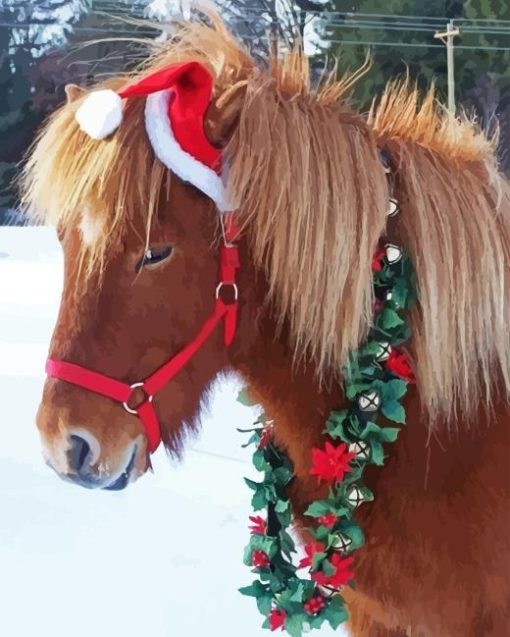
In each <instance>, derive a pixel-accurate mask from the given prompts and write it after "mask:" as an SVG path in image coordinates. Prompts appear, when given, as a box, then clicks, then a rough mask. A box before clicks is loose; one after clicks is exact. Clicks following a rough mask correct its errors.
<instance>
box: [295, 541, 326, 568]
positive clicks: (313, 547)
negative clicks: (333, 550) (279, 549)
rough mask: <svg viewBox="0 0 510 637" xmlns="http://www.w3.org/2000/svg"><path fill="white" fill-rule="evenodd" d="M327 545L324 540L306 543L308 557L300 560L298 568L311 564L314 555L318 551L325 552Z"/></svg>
mask: <svg viewBox="0 0 510 637" xmlns="http://www.w3.org/2000/svg"><path fill="white" fill-rule="evenodd" d="M325 550H326V547H325V546H324V544H323V543H322V542H310V544H306V545H305V553H306V557H303V558H302V559H301V561H300V562H299V566H298V568H305V566H311V565H312V560H313V556H314V555H315V554H316V553H324V551H325Z"/></svg>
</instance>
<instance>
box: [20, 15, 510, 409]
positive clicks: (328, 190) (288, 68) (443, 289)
mask: <svg viewBox="0 0 510 637" xmlns="http://www.w3.org/2000/svg"><path fill="white" fill-rule="evenodd" d="M151 46H155V45H151ZM191 59H193V60H197V61H200V62H202V63H203V64H205V65H207V66H208V67H209V68H210V70H211V71H212V72H213V74H214V77H215V97H219V96H222V95H225V94H226V92H228V91H229V90H232V89H233V88H234V87H235V86H236V85H238V84H239V83H243V84H244V85H245V86H246V96H245V99H244V104H243V106H242V108H241V111H240V115H239V123H238V125H237V127H236V128H235V130H234V132H233V135H232V138H231V140H230V142H229V143H228V147H227V149H226V154H227V156H228V158H229V183H228V186H229V189H230V191H231V196H232V198H233V200H234V201H238V202H239V212H240V218H241V222H242V224H243V228H244V232H245V236H246V237H247V240H248V242H249V245H250V248H251V253H252V256H253V259H254V260H255V263H256V264H257V265H258V266H259V267H261V268H264V270H265V272H266V275H267V279H268V282H269V295H268V301H269V303H270V305H271V308H272V311H273V313H274V316H275V319H276V322H277V324H278V325H279V326H285V327H286V329H287V330H288V333H289V335H290V339H291V345H292V348H293V350H294V352H295V356H296V359H297V360H302V359H309V360H313V361H314V363H315V364H316V366H317V368H318V371H319V375H320V376H321V377H322V378H324V377H327V376H331V374H332V373H333V374H336V373H337V372H338V370H340V369H341V367H342V365H343V364H344V363H345V360H346V356H347V354H348V353H349V352H350V351H352V350H353V349H354V348H356V347H357V346H358V345H359V343H360V341H362V340H363V338H364V337H365V336H366V334H367V332H368V330H369V328H370V325H371V321H372V301H373V298H372V286H371V260H372V255H373V253H374V251H375V249H376V247H377V244H378V241H379V240H380V238H381V236H384V234H385V230H386V223H387V217H386V210H387V201H388V196H389V194H388V189H387V183H386V177H385V174H384V171H383V169H382V166H381V163H380V159H379V151H378V147H379V146H385V147H387V148H388V149H389V151H390V154H391V156H392V161H393V162H394V168H395V172H396V188H397V195H398V198H399V200H400V202H401V207H402V214H401V215H399V217H398V220H397V221H396V223H395V229H393V228H392V229H391V233H390V236H391V238H392V239H393V238H394V237H393V232H395V233H398V232H400V233H401V240H402V243H403V245H405V246H406V247H407V248H408V249H409V250H410V252H411V255H412V258H413V259H414V262H415V266H416V271H417V277H418V284H419V288H420V307H419V310H417V311H416V312H414V314H413V319H412V320H413V330H414V335H415V336H414V346H413V350H414V351H413V355H414V358H415V369H416V372H417V376H418V379H419V390H420V395H421V399H422V402H423V404H424V406H425V407H426V408H427V409H428V410H429V413H430V414H431V417H433V418H435V417H437V416H440V415H441V416H447V417H450V416H452V415H453V414H455V412H456V409H457V408H460V409H461V410H462V412H463V413H465V414H466V415H468V414H471V413H473V412H474V411H475V410H476V409H477V407H478V404H479V401H480V400H483V401H484V402H485V403H487V404H490V402H491V398H492V397H493V393H494V381H496V382H498V383H499V386H500V387H504V392H505V397H506V395H508V391H509V389H510V371H509V370H510V356H509V341H508V335H507V325H508V323H509V318H510V316H509V304H508V275H509V272H508V268H509V263H510V197H509V187H508V184H506V182H504V180H503V178H501V177H500V176H499V175H498V173H497V169H496V161H495V158H494V143H495V142H494V140H488V139H487V138H486V137H485V136H484V135H483V134H482V133H481V132H480V131H478V130H477V128H476V126H475V125H474V124H473V123H472V122H470V121H469V120H468V119H467V118H465V117H464V118H461V119H457V118H454V117H453V116H451V115H448V114H446V113H444V112H443V111H441V109H440V108H439V107H438V106H437V104H436V101H435V98H434V95H433V92H429V93H428V94H427V95H426V96H425V98H424V99H423V100H422V101H420V99H419V95H418V92H417V90H416V89H415V88H412V87H410V86H409V85H408V84H407V83H405V82H404V83H392V84H390V85H389V86H388V88H387V89H386V91H385V93H384V94H383V96H382V97H381V99H380V100H379V102H378V104H377V105H374V107H373V108H372V111H371V113H370V116H369V118H368V121H367V119H366V118H363V117H361V116H360V115H357V114H355V113H353V112H352V111H350V110H349V108H348V107H347V105H346V103H345V100H344V97H345V94H346V92H347V91H348V89H349V88H350V86H351V85H352V84H353V82H354V81H356V80H357V79H358V76H359V75H360V74H361V73H358V74H356V73H355V74H353V75H351V76H345V77H344V78H343V79H342V80H341V81H339V82H338V81H335V80H334V79H332V78H328V79H324V80H322V81H321V82H319V83H318V86H314V84H313V82H312V81H311V79H310V70H309V67H308V62H307V60H306V58H305V57H304V56H303V55H301V54H297V53H295V54H289V55H287V56H285V57H284V58H283V59H279V60H271V61H270V63H269V64H268V68H259V67H257V65H256V63H255V61H254V59H253V58H252V57H251V56H250V55H249V54H248V53H247V52H246V51H245V50H244V49H243V47H242V46H241V45H240V44H239V43H238V42H237V41H236V40H235V39H234V38H233V36H232V35H231V34H230V33H228V32H227V31H226V30H225V28H224V27H223V26H222V24H221V23H220V22H219V21H218V20H215V21H214V24H213V26H212V27H211V26H207V25H205V24H201V23H193V24H187V25H185V26H183V28H182V29H181V30H180V31H178V32H177V34H176V35H175V37H173V38H172V39H171V40H170V41H169V42H167V43H165V44H163V45H159V49H158V50H156V51H152V53H151V55H150V57H149V59H148V61H147V63H146V64H144V66H143V68H140V69H138V70H137V71H136V72H135V73H132V74H128V75H126V76H125V77H124V78H122V79H117V80H114V81H113V82H110V83H109V85H110V86H112V85H113V86H116V87H118V86H121V85H123V84H124V83H127V82H131V81H132V80H133V78H134V77H136V76H139V75H140V74H144V73H146V72H147V71H148V70H150V71H153V70H154V69H156V68H159V67H163V66H166V65H168V64H172V63H175V62H180V61H184V60H191ZM79 104H80V101H77V102H76V103H73V104H70V105H67V106H65V107H63V108H62V109H61V110H60V111H58V112H57V113H56V114H55V115H54V116H53V117H52V118H51V119H50V121H49V122H48V124H47V125H46V127H45V128H44V129H43V131H42V133H41V135H40V136H39V138H38V140H37V142H36V145H35V147H34V150H33V152H32V154H31V156H30V158H29V159H28V162H27V165H26V169H25V176H24V199H25V203H26V205H27V207H28V209H29V210H30V212H31V214H32V215H33V216H35V217H36V218H38V219H42V220H44V221H50V222H52V223H55V224H57V225H60V226H62V227H71V226H75V225H76V224H79V223H80V222H81V220H82V217H83V214H84V209H85V208H86V209H87V211H88V212H87V214H88V215H89V216H92V217H93V219H94V220H95V223H96V224H97V227H98V228H99V229H100V231H99V232H98V233H97V238H96V240H95V241H94V242H93V244H92V245H88V246H85V247H84V258H85V257H86V260H87V264H88V266H87V268H88V272H92V271H94V270H97V269H100V268H102V267H103V264H104V260H105V254H106V250H107V247H108V245H109V242H111V241H114V240H115V238H116V236H117V235H118V232H120V231H121V230H122V228H124V227H125V225H126V224H132V222H133V220H134V219H135V218H139V217H140V215H142V217H143V219H144V222H145V224H146V225H147V227H148V228H149V227H150V222H151V218H152V216H153V215H154V211H155V209H156V207H157V205H158V201H159V193H160V190H161V188H162V187H164V186H165V185H166V184H167V182H168V179H169V178H170V176H169V174H168V171H166V170H165V169H164V168H163V167H162V165H161V164H160V163H159V162H158V161H157V160H155V159H154V157H153V154H152V151H151V149H150V147H149V144H148V142H147V140H146V136H145V131H144V127H143V123H142V122H143V115H142V109H143V104H141V103H140V101H138V100H132V103H131V104H129V103H128V104H127V108H126V112H125V120H124V123H123V125H122V126H121V127H120V129H119V131H117V132H116V134H115V135H114V136H113V137H112V138H111V139H109V140H108V141H107V142H104V141H103V142H97V141H94V140H92V139H90V138H88V137H87V136H85V135H84V134H82V133H81V132H80V131H79V129H78V126H77V124H76V123H75V120H74V112H75V110H76V107H77V106H78V105H79ZM134 175H136V178H133V176H134ZM85 252H86V255H85ZM501 381H502V382H501Z"/></svg>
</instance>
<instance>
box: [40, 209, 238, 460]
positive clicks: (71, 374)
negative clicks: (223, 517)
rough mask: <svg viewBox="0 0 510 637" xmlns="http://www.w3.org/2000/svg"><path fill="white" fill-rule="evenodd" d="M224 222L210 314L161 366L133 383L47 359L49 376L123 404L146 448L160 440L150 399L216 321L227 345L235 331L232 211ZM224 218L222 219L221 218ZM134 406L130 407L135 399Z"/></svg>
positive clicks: (235, 235)
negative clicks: (226, 296)
mask: <svg viewBox="0 0 510 637" xmlns="http://www.w3.org/2000/svg"><path fill="white" fill-rule="evenodd" d="M224 216H225V217H226V219H225V223H224V224H223V237H224V242H223V245H222V246H221V260H220V264H221V265H220V282H219V283H218V286H217V288H216V301H215V305H214V311H213V313H212V315H211V316H210V317H209V318H208V319H207V320H206V321H205V323H204V324H203V325H202V328H201V330H200V331H199V332H198V334H197V335H196V336H195V338H194V339H193V340H192V341H191V342H190V343H188V345H186V346H185V347H184V348H183V349H182V350H181V351H180V352H178V353H177V354H176V355H175V356H173V357H172V358H171V359H170V360H169V361H167V362H166V363H165V364H164V365H162V366H161V367H159V368H158V369H157V370H156V371H154V372H153V373H152V374H151V375H150V376H148V377H147V378H146V379H145V380H143V381H138V382H135V383H132V384H128V383H124V382H122V381H120V380H117V379H115V378H111V377H110V376H106V375H105V374H101V373H100V372H96V371H93V370H91V369H88V368H86V367H82V366H81V365H76V364H75V363H68V362H66V361H59V360H54V359H48V360H47V362H46V373H47V374H48V376H50V377H51V378H56V379H58V380H63V381H66V382H68V383H71V384H73V385H77V386H79V387H83V388H84V389H87V390H89V391H92V392H95V393H96V394H100V395H101V396H105V397H107V398H111V399H112V400H115V401H117V402H119V403H121V404H122V405H123V407H124V408H125V409H126V411H127V412H128V413H130V414H135V415H137V416H138V417H139V418H140V421H141V423H142V425H143V427H144V429H145V433H146V436H147V441H148V447H149V451H150V452H151V453H153V452H154V451H156V449H157V448H158V446H159V443H160V442H161V429H160V426H159V420H158V417H157V414H156V410H155V408H154V404H153V399H154V397H155V396H156V394H157V393H158V392H159V391H161V390H162V389H163V388H164V387H165V385H167V383H169V382H170V381H171V380H172V379H173V378H174V376H176V375H177V374H178V373H179V372H180V371H181V369H182V368H183V367H184V366H185V365H186V364H187V363H188V361H189V360H190V359H191V358H192V357H193V356H194V355H195V354H196V353H197V352H198V350H199V349H200V348H201V347H202V345H203V344H204V343H205V342H206V341H207V339H208V338H209V337H210V336H211V334H212V333H213V332H214V330H215V328H216V326H217V325H218V323H220V322H221V321H222V320H223V342H224V345H225V347H229V346H230V345H231V344H232V342H233V340H234V336H235V333H236V328H237V315H238V306H239V299H238V297H239V293H238V288H237V285H236V273H237V270H238V269H239V267H240V261H239V251H238V248H237V246H236V245H235V244H234V243H233V242H234V241H235V240H236V239H237V238H238V236H239V229H238V227H237V225H236V223H235V220H234V218H233V215H232V213H225V214H224ZM222 221H223V220H222ZM225 287H231V288H232V290H233V293H234V298H233V300H232V301H231V302H226V301H224V300H223V299H222V296H221V294H222V291H223V290H224V288H225ZM137 395H138V400H137V403H135V404H136V406H133V407H132V406H130V403H131V404H133V402H135V400H136V397H137Z"/></svg>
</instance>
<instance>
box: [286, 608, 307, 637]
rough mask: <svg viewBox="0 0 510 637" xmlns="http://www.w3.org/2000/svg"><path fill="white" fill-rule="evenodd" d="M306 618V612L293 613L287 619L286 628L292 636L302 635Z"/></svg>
mask: <svg viewBox="0 0 510 637" xmlns="http://www.w3.org/2000/svg"><path fill="white" fill-rule="evenodd" d="M305 620H306V615H305V614H304V613H298V614H292V615H289V616H288V617H287V618H286V619H285V630H286V631H287V632H288V633H289V635H290V637H301V635H302V634H303V622H304V621H305Z"/></svg>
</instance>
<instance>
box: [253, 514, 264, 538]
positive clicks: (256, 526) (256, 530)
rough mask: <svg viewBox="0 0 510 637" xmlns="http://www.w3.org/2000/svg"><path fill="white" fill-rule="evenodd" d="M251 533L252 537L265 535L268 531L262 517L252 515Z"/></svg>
mask: <svg viewBox="0 0 510 637" xmlns="http://www.w3.org/2000/svg"><path fill="white" fill-rule="evenodd" d="M250 522H251V523H252V525H251V526H250V531H251V534H252V535H265V534H266V529H267V522H266V521H265V520H264V518H261V517H260V515H250Z"/></svg>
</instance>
